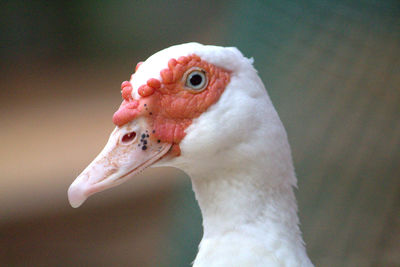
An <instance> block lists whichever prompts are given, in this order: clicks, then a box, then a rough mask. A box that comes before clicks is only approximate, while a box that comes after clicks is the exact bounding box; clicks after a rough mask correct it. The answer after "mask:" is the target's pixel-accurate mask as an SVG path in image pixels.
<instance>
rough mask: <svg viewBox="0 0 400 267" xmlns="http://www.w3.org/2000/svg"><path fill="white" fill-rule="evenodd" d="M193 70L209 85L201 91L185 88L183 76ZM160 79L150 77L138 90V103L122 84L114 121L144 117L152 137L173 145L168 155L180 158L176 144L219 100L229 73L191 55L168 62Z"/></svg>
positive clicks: (129, 85) (119, 121)
mask: <svg viewBox="0 0 400 267" xmlns="http://www.w3.org/2000/svg"><path fill="white" fill-rule="evenodd" d="M139 66H140V65H139ZM192 68H201V69H203V70H204V71H205V72H206V76H207V79H208V85H207V87H206V88H205V89H204V90H202V91H201V92H196V91H193V90H190V89H189V88H186V86H185V83H186V81H185V78H186V77H185V76H186V75H185V74H186V73H187V71H188V70H190V69H192ZM160 76H161V79H162V80H161V81H159V80H157V79H154V78H151V79H149V80H148V81H147V83H146V84H144V85H142V86H140V87H139V88H138V93H139V95H140V96H141V98H140V99H139V100H134V99H132V96H131V92H132V86H131V84H130V83H129V82H123V83H122V85H121V89H122V96H123V98H124V101H123V102H122V104H121V106H120V108H119V109H118V111H117V112H116V113H115V114H114V117H113V122H114V124H116V125H117V126H122V125H124V124H125V123H127V122H129V121H131V120H133V119H135V118H136V117H137V116H145V117H146V118H147V120H148V123H149V125H150V126H151V127H152V129H151V131H150V132H152V138H155V139H157V140H160V141H163V142H168V143H173V144H174V145H173V149H171V153H172V154H175V155H179V154H180V148H179V143H180V141H181V140H182V139H183V138H184V137H185V129H186V128H187V127H188V126H189V125H190V124H191V123H192V120H193V119H195V118H197V117H199V116H200V115H201V114H202V113H203V112H205V111H206V110H207V109H208V108H209V107H210V106H211V105H212V104H214V103H216V102H217V101H218V99H219V98H220V96H221V94H222V93H223V91H224V89H225V87H226V86H227V84H228V83H229V80H230V74H229V72H228V71H226V70H224V69H222V68H219V67H216V66H214V65H212V64H210V63H208V62H206V61H203V60H201V59H200V57H198V56H197V55H190V56H187V57H180V58H178V59H177V60H176V59H171V60H170V61H169V62H168V68H166V69H163V70H162V71H161V72H160Z"/></svg>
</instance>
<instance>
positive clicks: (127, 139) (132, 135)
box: [121, 132, 136, 144]
mask: <svg viewBox="0 0 400 267" xmlns="http://www.w3.org/2000/svg"><path fill="white" fill-rule="evenodd" d="M135 137H136V132H130V133H126V134H124V136H123V137H122V139H121V141H122V143H125V144H126V143H129V142H131V141H132V140H133V139H135Z"/></svg>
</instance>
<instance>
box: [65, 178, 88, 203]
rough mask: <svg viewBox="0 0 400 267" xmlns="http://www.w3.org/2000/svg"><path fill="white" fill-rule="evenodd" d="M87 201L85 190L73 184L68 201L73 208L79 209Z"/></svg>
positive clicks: (69, 190)
mask: <svg viewBox="0 0 400 267" xmlns="http://www.w3.org/2000/svg"><path fill="white" fill-rule="evenodd" d="M86 199H87V196H86V194H85V192H84V190H83V189H82V188H81V187H79V186H78V185H76V184H72V185H71V186H70V187H69V189H68V201H69V204H70V205H71V206H72V207H73V208H78V207H79V206H81V205H82V203H83V202H85V200H86Z"/></svg>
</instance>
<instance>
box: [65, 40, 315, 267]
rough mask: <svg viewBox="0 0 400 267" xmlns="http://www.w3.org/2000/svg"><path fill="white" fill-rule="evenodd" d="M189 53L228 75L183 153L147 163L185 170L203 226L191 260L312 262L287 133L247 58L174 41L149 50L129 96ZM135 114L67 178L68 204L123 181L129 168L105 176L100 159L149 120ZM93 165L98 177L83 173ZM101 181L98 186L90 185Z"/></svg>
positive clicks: (184, 141)
mask: <svg viewBox="0 0 400 267" xmlns="http://www.w3.org/2000/svg"><path fill="white" fill-rule="evenodd" d="M191 54H196V55H197V56H199V57H200V58H201V59H202V60H204V61H207V62H209V63H211V64H213V65H215V66H218V67H221V68H223V69H226V70H228V71H229V72H230V82H229V84H228V85H227V86H226V88H225V90H224V92H223V93H222V95H221V97H220V98H219V100H218V101H217V102H216V103H215V104H213V105H212V106H210V107H209V108H208V109H207V110H206V111H205V112H204V113H202V114H201V115H200V116H199V117H198V118H195V119H194V120H193V121H192V123H191V124H190V126H189V127H188V128H187V129H186V130H185V133H186V135H185V137H184V138H183V139H182V141H181V142H180V144H179V146H180V149H181V155H180V156H177V157H169V156H164V157H163V158H161V159H159V160H157V161H156V162H155V163H153V164H152V167H161V166H173V167H176V168H179V169H182V170H183V171H185V172H186V173H187V174H188V175H189V176H190V177H191V180H192V184H193V190H194V192H195V195H196V199H197V201H198V203H199V206H200V209H201V213H202V216H203V228H204V235H203V239H202V241H201V243H200V246H199V253H198V255H197V257H196V259H195V261H194V264H193V265H194V266H196V267H203V266H204V267H206V266H207V267H210V266H312V263H311V261H310V260H309V259H308V257H307V254H306V251H305V248H304V243H303V240H302V237H301V232H300V230H299V226H298V224H299V220H298V216H297V205H296V200H295V196H294V193H293V187H295V186H296V177H295V173H294V169H293V164H292V159H291V152H290V147H289V144H288V141H287V136H286V132H285V130H284V128H283V126H282V124H281V121H280V119H279V117H278V114H277V113H276V111H275V109H274V107H273V105H272V103H271V101H270V99H269V97H268V94H267V92H266V90H265V88H264V85H263V83H262V81H261V80H260V78H259V77H258V75H257V71H256V70H255V69H254V67H253V66H252V60H251V59H247V58H245V57H243V55H242V54H241V53H240V52H239V50H237V49H236V48H223V47H217V46H204V45H201V44H197V43H188V44H183V45H177V46H173V47H170V48H167V49H164V50H162V51H160V52H158V53H156V54H154V55H153V56H151V57H150V58H149V59H148V60H146V61H145V62H144V63H143V64H142V65H141V66H140V68H139V71H137V72H136V73H135V74H134V75H133V76H132V79H131V81H130V82H131V84H132V88H133V90H132V95H133V97H134V98H135V99H140V98H141V97H140V95H139V94H138V88H139V86H140V85H142V84H144V83H146V81H147V80H148V79H149V78H156V79H161V77H160V71H161V70H162V69H163V68H166V67H167V64H168V60H169V59H171V58H179V57H180V56H187V55H191ZM135 121H138V122H135ZM135 121H134V122H131V123H128V124H126V125H124V126H121V127H117V129H116V130H115V131H114V132H113V134H112V135H111V137H110V140H109V143H108V144H107V146H106V149H105V150H103V152H102V153H100V155H99V156H98V158H96V160H95V161H94V162H93V163H92V164H91V165H89V166H88V168H87V169H85V171H84V172H83V173H82V174H81V175H80V176H79V177H78V178H77V180H76V181H75V182H74V183H73V184H72V185H71V187H70V189H69V197H70V202H71V204H72V205H73V206H79V205H80V204H81V203H82V202H83V201H84V200H85V199H86V198H87V197H88V196H89V195H91V194H93V193H94V192H96V191H100V190H103V189H105V188H107V187H110V186H114V185H116V184H119V183H122V182H123V181H124V180H125V178H123V179H117V178H120V177H121V176H123V175H125V174H126V173H129V172H132V170H131V169H132V168H131V169H129V168H128V169H127V168H123V169H124V170H123V171H120V170H118V171H117V172H115V173H113V174H111V175H108V176H107V175H105V173H106V172H107V171H104V172H102V171H99V167H98V166H99V162H100V161H101V159H102V158H105V157H107V154H108V153H110V151H111V150H112V147H113V146H115V145H116V143H118V141H115V140H117V139H118V140H120V136H121V135H122V134H124V133H126V132H128V131H132V129H133V128H134V127H136V128H135V129H136V130H135V131H139V133H140V129H142V128H143V127H147V126H143V125H142V124H143V123H142V122H139V121H140V120H135ZM137 125H139V126H140V127H139V126H137ZM141 125H142V126H141ZM127 127H128V128H129V129H127ZM138 127H139V128H138ZM107 147H108V148H107ZM110 147H111V148H110ZM110 149H111V150H110ZM135 166H136V165H135ZM135 168H138V167H135ZM92 169H96V170H95V171H92V172H96V175H97V176H98V178H89V176H90V175H88V173H89V172H91V170H92ZM135 171H137V170H136V169H133V172H135ZM97 173H100V174H97ZM96 175H95V176H96ZM100 176H106V177H102V178H99V177H100ZM91 179H92V180H91ZM93 179H94V180H93ZM100 180H101V183H102V186H101V187H99V188H98V189H96V190H94V189H91V188H93V186H92V185H93V184H95V183H99V181H100ZM104 181H106V182H104Z"/></svg>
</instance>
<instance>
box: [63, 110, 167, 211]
mask: <svg viewBox="0 0 400 267" xmlns="http://www.w3.org/2000/svg"><path fill="white" fill-rule="evenodd" d="M171 146H172V144H170V143H163V142H161V141H160V140H157V139H156V138H155V137H154V134H153V132H152V129H150V128H149V127H148V124H147V123H146V120H145V119H144V118H138V119H136V120H134V121H132V122H130V123H127V124H125V125H123V126H121V127H117V128H115V130H114V131H113V132H112V133H111V136H110V138H109V140H108V142H107V144H106V146H105V147H104V149H103V151H101V153H100V154H99V155H98V156H97V157H96V158H95V159H94V161H93V162H92V163H91V164H90V165H89V166H88V167H86V169H85V170H84V171H83V172H82V173H81V174H80V175H79V176H78V177H77V178H76V179H75V181H74V182H73V183H72V184H71V186H70V187H69V189H68V199H69V203H70V204H71V206H72V207H74V208H77V207H79V206H80V205H81V204H82V203H83V202H84V201H85V200H86V199H87V198H88V197H89V196H91V195H93V194H94V193H97V192H100V191H103V190H105V189H107V188H110V187H114V186H116V185H119V184H121V183H123V182H125V181H126V180H127V179H129V177H131V176H133V175H134V174H137V173H139V172H141V171H142V170H144V169H145V168H146V167H149V166H150V165H152V164H153V163H155V162H156V161H158V160H159V159H161V158H162V157H163V156H164V155H165V154H166V153H167V152H168V151H169V149H170V148H171ZM128 176H129V177H128Z"/></svg>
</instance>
